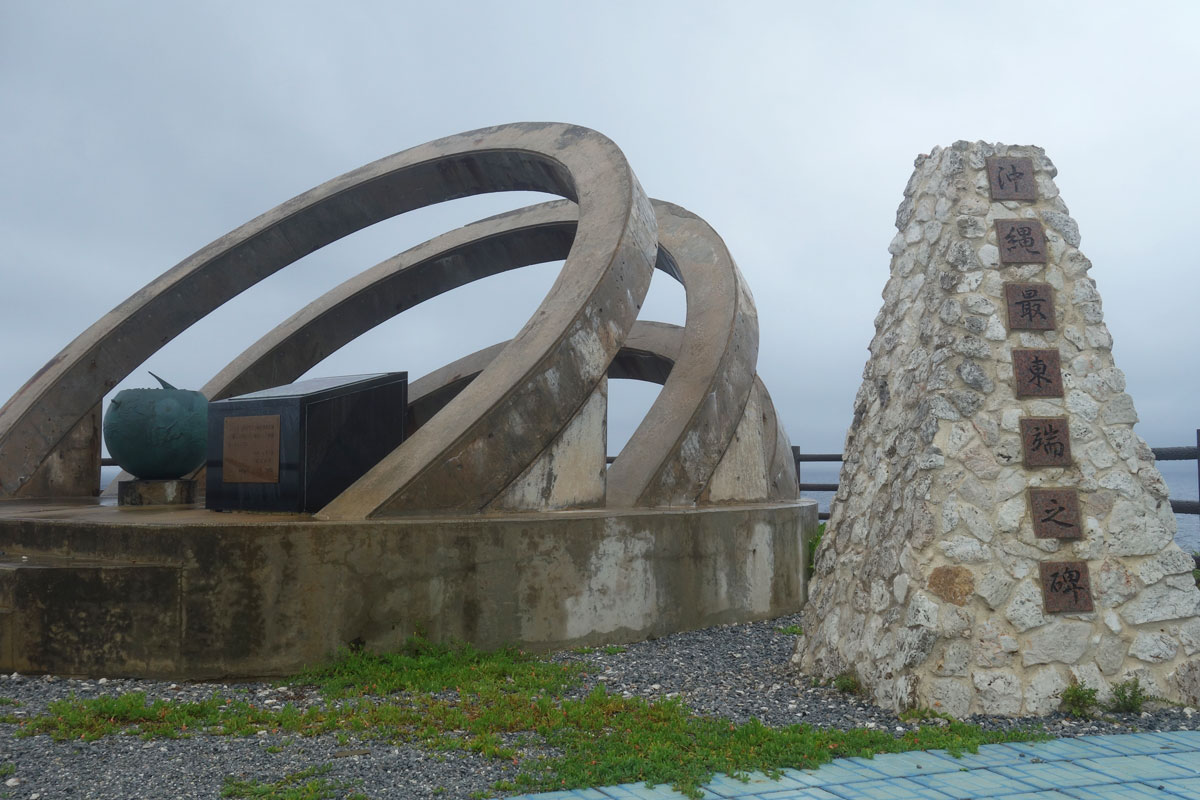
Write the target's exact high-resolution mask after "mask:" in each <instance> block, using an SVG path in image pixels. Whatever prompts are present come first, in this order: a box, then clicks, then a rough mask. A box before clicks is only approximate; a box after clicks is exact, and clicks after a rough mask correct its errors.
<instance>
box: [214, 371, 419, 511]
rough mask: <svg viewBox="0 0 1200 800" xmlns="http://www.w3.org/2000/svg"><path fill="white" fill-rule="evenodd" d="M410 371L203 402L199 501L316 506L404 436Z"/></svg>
mask: <svg viewBox="0 0 1200 800" xmlns="http://www.w3.org/2000/svg"><path fill="white" fill-rule="evenodd" d="M407 408H408V373H407V372H387V373H382V374H378V375H346V376H343V377H338V378H314V379H312V380H307V381H300V382H299V383H292V384H288V385H287V386H277V387H275V388H273V389H264V390H262V391H261V392H253V393H251V394H244V395H241V396H239V397H230V398H228V399H225V400H217V401H216V402H213V403H209V405H208V469H207V472H206V475H205V482H206V493H205V501H204V505H205V507H207V508H212V509H218V510H226V511H229V510H247V511H309V512H312V511H317V510H320V509H321V508H322V507H324V506H325V505H326V504H327V503H328V502H329V501H330V500H332V499H333V498H335V497H337V496H338V495H339V494H341V492H342V490H344V489H345V488H346V487H347V486H349V485H350V484H351V483H353V482H354V481H356V480H358V478H360V477H361V476H362V475H363V474H364V473H366V472H367V470H369V469H370V468H371V467H373V466H375V464H377V463H379V461H380V459H382V458H383V457H384V456H385V455H387V454H388V453H390V452H391V451H392V450H394V449H395V448H396V447H397V445H399V444H400V443H401V442H402V441H404V434H405V431H404V417H405V413H406V411H407Z"/></svg>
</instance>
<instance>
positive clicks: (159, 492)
mask: <svg viewBox="0 0 1200 800" xmlns="http://www.w3.org/2000/svg"><path fill="white" fill-rule="evenodd" d="M196 483H197V482H196V481H189V480H183V479H178V480H160V481H141V480H133V481H118V482H117V505H121V506H190V505H194V504H195V502H196Z"/></svg>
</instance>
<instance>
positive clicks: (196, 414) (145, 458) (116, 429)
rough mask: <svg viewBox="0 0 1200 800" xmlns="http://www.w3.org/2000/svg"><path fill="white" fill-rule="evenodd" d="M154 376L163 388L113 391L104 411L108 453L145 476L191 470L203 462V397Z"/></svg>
mask: <svg viewBox="0 0 1200 800" xmlns="http://www.w3.org/2000/svg"><path fill="white" fill-rule="evenodd" d="M150 374H151V375H154V373H150ZM154 377H155V378H158V376H157V375H155V376H154ZM158 380H159V382H161V383H162V385H163V388H162V389H125V390H123V391H120V392H117V396H116V397H114V398H113V399H112V402H111V403H109V405H108V411H107V412H106V413H105V415H104V443H105V444H106V445H108V453H109V455H110V456H112V457H113V459H114V460H115V461H116V462H117V463H118V464H120V465H121V468H122V469H123V470H125V471H126V472H129V473H131V474H133V475H135V476H136V477H138V478H140V479H142V480H146V481H155V480H174V479H176V478H182V477H184V476H185V475H188V474H190V473H191V472H193V471H194V470H195V469H197V468H198V467H200V466H202V465H203V464H204V461H205V455H206V450H207V439H208V399H207V398H206V397H205V396H204V395H203V394H201V393H200V392H195V391H190V390H187V389H176V388H175V387H174V386H171V384H169V383H167V382H166V381H164V380H163V379H162V378H158Z"/></svg>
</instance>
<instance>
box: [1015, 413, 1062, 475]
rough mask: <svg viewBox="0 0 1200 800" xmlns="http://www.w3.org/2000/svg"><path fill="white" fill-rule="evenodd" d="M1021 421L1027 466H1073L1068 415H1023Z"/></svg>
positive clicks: (1022, 445) (1023, 451)
mask: <svg viewBox="0 0 1200 800" xmlns="http://www.w3.org/2000/svg"><path fill="white" fill-rule="evenodd" d="M1020 422H1021V453H1022V454H1023V456H1024V460H1025V466H1027V467H1069V466H1071V437H1070V433H1069V429H1068V427H1067V418H1066V417H1022V418H1021V421H1020Z"/></svg>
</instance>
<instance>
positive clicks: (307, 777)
mask: <svg viewBox="0 0 1200 800" xmlns="http://www.w3.org/2000/svg"><path fill="white" fill-rule="evenodd" d="M330 769H332V767H330V766H329V765H328V764H320V765H318V766H315V767H309V768H308V769H302V770H300V771H299V772H294V773H292V774H291V775H287V776H285V777H283V778H281V779H280V780H277V781H275V782H274V783H263V782H261V781H240V780H237V779H235V778H226V779H225V786H224V787H223V788H222V789H221V797H249V798H272V799H274V798H278V800H336V798H341V797H343V796H344V797H345V798H346V800H360V799H361V800H366V797H365V795H362V794H360V793H358V792H351V793H349V794H346V789H348V788H349V787H350V786H352V785H353V784H350V783H347V782H346V781H333V780H329V779H328V778H322V777H319V776H321V775H324V774H325V773H327V772H329V771H330Z"/></svg>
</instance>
